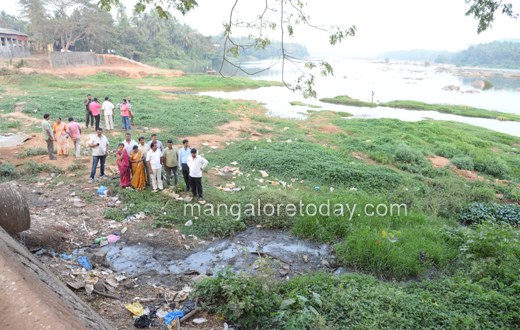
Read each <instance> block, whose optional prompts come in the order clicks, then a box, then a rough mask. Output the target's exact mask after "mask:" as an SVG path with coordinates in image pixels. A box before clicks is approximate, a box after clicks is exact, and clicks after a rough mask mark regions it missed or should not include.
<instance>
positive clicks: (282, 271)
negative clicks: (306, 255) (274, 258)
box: [278, 269, 289, 276]
mask: <svg viewBox="0 0 520 330" xmlns="http://www.w3.org/2000/svg"><path fill="white" fill-rule="evenodd" d="M278 272H279V273H280V276H285V275H288V274H289V272H288V271H287V270H285V269H278Z"/></svg>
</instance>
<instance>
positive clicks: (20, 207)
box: [0, 182, 31, 235]
mask: <svg viewBox="0 0 520 330" xmlns="http://www.w3.org/2000/svg"><path fill="white" fill-rule="evenodd" d="M0 227H2V228H4V230H5V231H6V232H7V233H8V234H10V235H14V234H17V233H19V232H21V231H24V230H27V229H29V228H31V215H30V213H29V206H28V205H27V201H26V199H25V196H24V194H23V193H22V191H21V190H20V189H19V188H18V187H17V186H16V185H15V184H14V183H12V182H8V183H3V184H0Z"/></svg>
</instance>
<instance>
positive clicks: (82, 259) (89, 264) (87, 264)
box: [78, 257, 92, 270]
mask: <svg viewBox="0 0 520 330" xmlns="http://www.w3.org/2000/svg"><path fill="white" fill-rule="evenodd" d="M78 263H79V264H80V265H81V266H82V267H83V268H85V269H86V270H91V269H92V262H91V261H90V260H88V259H87V257H80V258H79V259H78Z"/></svg>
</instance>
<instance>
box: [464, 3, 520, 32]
mask: <svg viewBox="0 0 520 330" xmlns="http://www.w3.org/2000/svg"><path fill="white" fill-rule="evenodd" d="M465 1H466V3H468V4H471V6H470V8H469V10H468V11H467V12H466V16H472V15H473V17H474V18H475V19H476V20H478V29H477V31H478V33H479V34H480V33H481V32H483V31H486V30H487V29H489V28H491V27H492V24H493V22H494V21H495V15H496V13H497V12H499V13H500V12H501V13H502V14H505V15H507V16H509V17H511V18H517V17H518V14H516V13H514V12H513V4H511V3H502V2H503V1H502V0H500V1H495V0H465Z"/></svg>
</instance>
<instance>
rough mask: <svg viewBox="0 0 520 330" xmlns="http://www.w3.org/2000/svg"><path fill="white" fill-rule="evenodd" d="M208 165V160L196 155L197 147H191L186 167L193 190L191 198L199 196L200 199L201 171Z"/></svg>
mask: <svg viewBox="0 0 520 330" xmlns="http://www.w3.org/2000/svg"><path fill="white" fill-rule="evenodd" d="M206 166H208V161H207V160H206V159H205V158H204V157H202V156H199V155H197V149H195V148H193V149H191V156H189V157H188V167H189V168H190V186H191V191H192V192H193V196H192V197H193V198H195V197H197V195H198V196H199V201H201V200H202V171H204V168H206Z"/></svg>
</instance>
